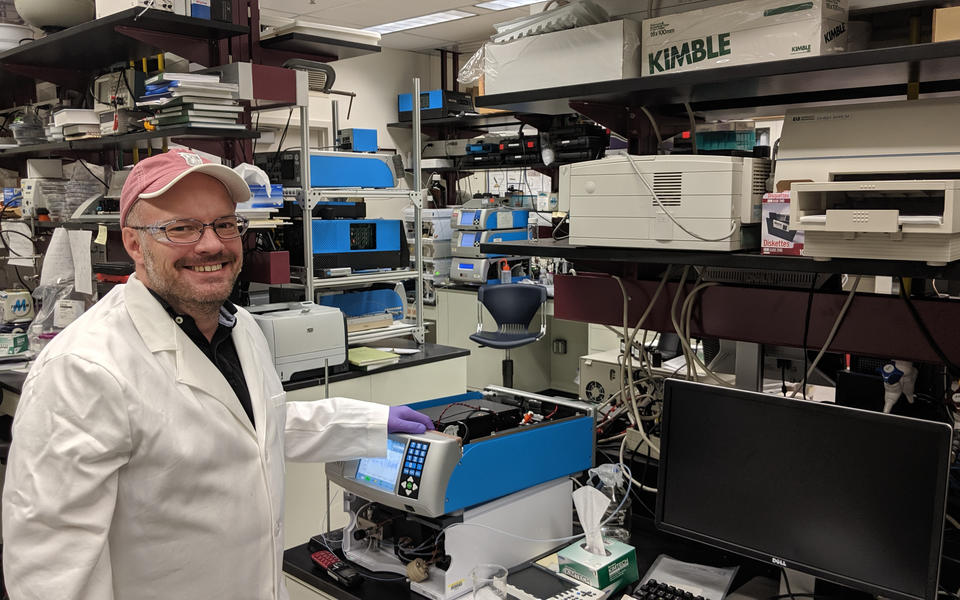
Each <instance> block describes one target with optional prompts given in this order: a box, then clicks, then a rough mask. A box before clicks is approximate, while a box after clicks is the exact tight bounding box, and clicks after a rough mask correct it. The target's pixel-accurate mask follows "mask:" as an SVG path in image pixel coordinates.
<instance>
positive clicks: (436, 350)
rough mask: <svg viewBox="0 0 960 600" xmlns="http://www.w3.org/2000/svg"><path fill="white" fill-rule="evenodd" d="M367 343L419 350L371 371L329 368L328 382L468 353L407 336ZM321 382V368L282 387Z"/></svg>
mask: <svg viewBox="0 0 960 600" xmlns="http://www.w3.org/2000/svg"><path fill="white" fill-rule="evenodd" d="M367 345H368V346H370V347H373V348H410V349H418V350H419V351H418V352H417V353H416V354H401V355H400V361H399V362H397V363H396V364H393V365H387V366H385V367H380V368H379V369H375V370H372V371H364V370H362V369H358V368H356V367H351V369H350V370H349V371H346V372H343V373H333V371H332V370H331V375H330V383H336V382H338V381H346V380H348V379H355V378H357V377H365V376H367V375H375V374H377V373H386V372H387V371H396V370H397V369H405V368H407V367H415V366H417V365H425V364H429V363H433V362H439V361H441V360H449V359H451V358H460V357H461V356H469V355H470V351H469V350H466V349H464V348H454V347H453V346H441V345H439V344H423V345H422V346H418V345H417V343H416V342H414V341H413V340H411V339H409V338H391V339H386V340H380V341H377V342H371V343H370V344H367ZM322 384H323V370H322V369H321V370H319V371H315V372H311V373H310V374H308V375H307V376H305V377H302V378H295V379H294V380H293V381H288V382H287V383H285V384H283V389H284V390H286V391H288V392H290V391H293V390H300V389H303V388H308V387H314V386H317V385H322Z"/></svg>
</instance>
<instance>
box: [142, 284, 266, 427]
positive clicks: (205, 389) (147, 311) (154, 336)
mask: <svg viewBox="0 0 960 600" xmlns="http://www.w3.org/2000/svg"><path fill="white" fill-rule="evenodd" d="M124 300H125V302H126V305H127V312H129V313H130V317H131V319H133V323H134V326H136V328H137V331H138V332H139V333H140V336H141V337H142V338H143V341H144V343H146V345H147V347H148V348H149V349H150V351H151V352H153V353H159V352H171V351H172V352H175V353H176V370H177V373H176V376H177V381H178V382H179V383H182V384H184V385H187V386H189V387H191V388H193V389H194V390H196V391H197V392H199V393H200V394H202V395H203V396H207V397H209V398H212V399H214V400H215V401H217V402H219V403H220V404H222V405H223V406H224V407H226V409H227V410H229V411H230V413H231V414H232V415H233V416H234V417H235V418H236V419H237V421H238V422H239V423H240V425H241V426H242V427H243V428H244V429H246V431H247V432H248V433H249V434H250V435H251V436H255V435H256V434H255V432H254V429H253V425H252V424H251V423H250V419H249V418H248V417H247V414H246V413H245V412H244V411H243V407H242V406H241V405H240V400H239V399H238V398H237V395H236V394H235V393H234V391H233V388H231V387H230V384H229V383H227V380H226V378H224V376H223V374H222V373H220V371H219V370H218V369H217V367H216V366H215V365H214V364H213V363H212V362H210V359H209V358H207V357H206V356H205V355H204V354H203V352H202V351H201V350H200V348H197V345H196V344H194V343H193V340H191V339H190V338H189V337H187V334H185V333H184V332H183V330H182V329H180V327H178V326H177V324H176V323H174V322H173V319H171V318H170V315H169V314H167V312H166V311H165V310H164V309H163V307H162V306H160V303H159V302H157V299H156V298H154V297H153V295H152V294H150V291H149V290H148V289H147V288H146V286H144V285H143V283H142V282H141V281H139V280H138V279H137V278H136V276H133V275H132V276H131V277H130V279H129V280H128V281H127V284H126V285H125V286H124ZM238 346H239V344H238ZM238 352H239V348H238ZM243 366H244V375H246V373H247V368H246V367H247V364H246V363H243ZM251 396H253V388H251ZM201 399H202V400H205V399H206V398H201Z"/></svg>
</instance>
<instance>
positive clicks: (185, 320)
mask: <svg viewBox="0 0 960 600" xmlns="http://www.w3.org/2000/svg"><path fill="white" fill-rule="evenodd" d="M147 290H148V291H149V292H150V294H151V295H152V296H153V297H154V298H156V299H157V302H159V303H160V306H162V307H163V309H164V310H165V311H167V314H169V315H170V318H171V319H173V320H174V321H175V322H176V323H177V325H179V326H180V327H181V329H184V330H185V331H186V330H187V329H188V328H190V329H198V328H197V322H196V321H194V319H193V317H191V316H190V315H187V314H181V313H178V312H177V311H176V310H174V308H173V307H172V306H170V303H169V302H167V301H166V300H164V298H163V296H161V295H160V294H158V293H156V292H155V291H153V290H151V289H150V288H147ZM236 315H237V307H236V306H235V305H234V304H233V303H232V302H230V301H229V300H225V301H224V302H223V306H221V307H220V319H219V325H220V326H222V327H226V328H227V329H233V327H234V325H236V324H237V316H236ZM218 329H219V327H218Z"/></svg>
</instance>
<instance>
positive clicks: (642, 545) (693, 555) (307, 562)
mask: <svg viewBox="0 0 960 600" xmlns="http://www.w3.org/2000/svg"><path fill="white" fill-rule="evenodd" d="M630 543H631V544H632V545H633V547H634V548H635V549H636V552H637V571H638V572H639V574H640V577H641V578H642V577H643V574H644V573H646V572H647V570H648V569H649V568H650V566H651V565H652V564H653V562H654V561H655V560H656V559H657V557H658V556H660V555H661V554H667V555H669V556H670V557H672V558H675V559H678V560H683V561H687V562H695V563H698V564H703V565H710V566H713V567H733V566H737V567H739V571H738V572H737V576H736V577H735V578H734V581H733V585H732V586H731V589H736V588H738V587H740V586H741V585H743V584H744V583H746V582H747V581H749V580H750V579H751V578H753V577H757V576H765V577H774V578H775V577H779V571H778V570H777V569H776V568H775V567H772V566H768V565H766V564H763V563H759V562H757V561H753V560H750V559H747V558H743V557H741V556H737V555H734V554H730V553H728V552H722V551H720V550H717V549H715V548H711V547H709V546H706V545H703V544H699V543H696V542H691V541H689V540H685V539H683V538H680V537H677V536H674V535H670V534H667V533H664V532H662V531H658V530H656V529H654V527H653V523H652V522H651V521H649V520H647V519H635V521H634V527H633V530H632V532H631V539H630ZM337 553H338V554H340V552H339V551H338V552H337ZM353 566H354V568H356V569H357V570H358V571H361V572H362V573H365V574H370V571H367V570H366V569H364V568H363V567H358V566H356V565H353ZM283 571H284V573H287V574H288V575H290V576H292V577H294V578H296V579H299V580H300V581H302V582H304V583H306V584H307V585H310V586H312V587H314V588H316V589H318V590H320V591H322V592H324V593H326V594H329V595H331V596H333V597H334V598H341V599H343V600H408V599H412V600H424V598H425V597H424V596H421V595H420V594H417V593H415V592H411V591H410V585H409V583H407V581H406V580H404V581H392V582H385V581H373V580H370V579H366V580H364V582H363V583H361V584H360V585H359V586H357V587H356V588H354V589H352V590H347V589H345V588H343V587H341V586H340V585H338V584H336V583H334V582H333V580H331V579H329V578H328V577H327V576H326V575H324V574H322V571H321V570H320V569H319V568H318V567H314V565H313V561H312V560H311V559H310V550H309V548H308V544H303V545H300V546H295V547H293V548H290V549H289V550H287V551H285V552H284V553H283ZM374 576H376V577H383V578H388V577H399V575H395V574H388V573H377V574H375V575H374ZM614 597H615V598H616V597H618V595H617V594H615V595H614Z"/></svg>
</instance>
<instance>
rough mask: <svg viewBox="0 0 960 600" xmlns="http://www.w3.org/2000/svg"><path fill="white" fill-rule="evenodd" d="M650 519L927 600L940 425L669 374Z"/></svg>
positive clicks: (943, 451) (937, 524)
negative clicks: (655, 502)
mask: <svg viewBox="0 0 960 600" xmlns="http://www.w3.org/2000/svg"><path fill="white" fill-rule="evenodd" d="M662 419H663V422H662V424H661V439H660V471H659V482H658V489H659V491H658V493H657V507H656V523H657V526H658V527H660V528H661V529H663V530H665V531H669V532H672V533H675V534H678V535H681V536H684V537H688V538H691V539H694V540H698V541H701V542H704V543H707V544H710V545H713V546H716V547H719V548H722V549H725V550H729V551H733V552H736V553H739V554H743V555H745V556H749V557H752V558H756V559H759V560H761V561H764V562H767V563H769V564H773V565H777V566H781V567H785V568H790V569H796V570H798V571H803V572H806V573H809V574H812V575H814V576H816V577H819V578H822V579H825V580H827V581H832V582H834V583H838V584H841V585H845V586H849V587H852V588H856V589H860V590H863V591H867V592H871V593H876V594H881V595H883V596H886V597H888V598H904V599H906V598H910V599H924V600H934V599H935V598H936V596H937V578H938V574H939V567H940V551H941V545H942V542H943V520H944V511H945V504H946V494H947V474H948V469H949V455H950V436H951V433H952V429H951V427H950V426H949V425H946V424H944V423H935V422H930V421H921V420H917V419H911V418H907V417H897V416H893V415H884V414H880V413H874V412H870V411H864V410H859V409H855V408H848V407H841V406H836V405H832V404H820V403H816V402H808V401H805V400H791V399H787V398H782V397H778V396H771V395H766V394H760V393H756V392H746V391H742V390H734V389H729V388H722V387H715V386H709V385H704V384H698V383H690V382H686V381H680V380H669V381H668V382H667V384H666V388H665V393H664V402H663V417H662Z"/></svg>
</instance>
